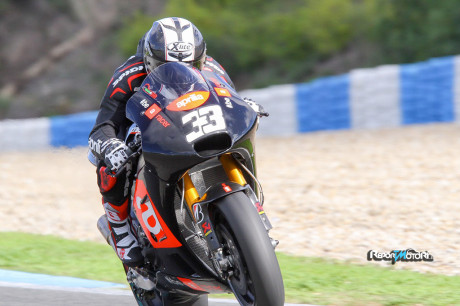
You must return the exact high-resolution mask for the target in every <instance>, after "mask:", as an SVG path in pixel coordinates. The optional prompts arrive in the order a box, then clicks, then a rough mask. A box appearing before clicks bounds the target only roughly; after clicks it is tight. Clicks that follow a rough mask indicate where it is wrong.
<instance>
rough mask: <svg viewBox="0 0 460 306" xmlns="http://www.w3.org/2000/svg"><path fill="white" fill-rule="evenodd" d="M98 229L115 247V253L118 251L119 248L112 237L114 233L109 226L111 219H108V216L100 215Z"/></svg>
mask: <svg viewBox="0 0 460 306" xmlns="http://www.w3.org/2000/svg"><path fill="white" fill-rule="evenodd" d="M97 229H98V230H99V232H100V233H101V235H102V237H104V239H105V241H107V243H108V244H109V245H110V246H111V247H112V248H113V250H114V251H115V253H116V252H117V249H116V247H115V244H114V243H113V239H112V234H111V231H110V228H109V221H107V216H106V215H102V216H100V217H99V220H97Z"/></svg>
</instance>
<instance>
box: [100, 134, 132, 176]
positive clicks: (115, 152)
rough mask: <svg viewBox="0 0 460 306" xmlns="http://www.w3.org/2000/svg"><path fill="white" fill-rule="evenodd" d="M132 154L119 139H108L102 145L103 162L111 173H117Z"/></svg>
mask: <svg viewBox="0 0 460 306" xmlns="http://www.w3.org/2000/svg"><path fill="white" fill-rule="evenodd" d="M132 153H133V152H132V151H131V149H130V148H129V147H128V146H127V145H126V144H125V143H124V142H123V141H121V140H120V139H118V138H110V139H109V140H106V141H105V142H104V143H103V145H102V154H103V156H104V162H105V164H106V166H107V169H109V170H110V171H112V172H117V171H118V170H119V169H120V168H121V166H122V165H124V164H125V162H126V160H127V159H128V158H129V156H130V155H131V154H132Z"/></svg>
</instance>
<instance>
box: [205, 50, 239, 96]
mask: <svg viewBox="0 0 460 306" xmlns="http://www.w3.org/2000/svg"><path fill="white" fill-rule="evenodd" d="M204 69H209V70H211V71H212V72H214V73H215V74H217V75H218V76H220V77H221V78H222V79H223V80H224V81H225V82H227V84H228V85H230V86H231V87H232V88H233V89H235V85H233V82H232V79H230V76H229V75H228V73H227V71H225V69H224V67H222V65H221V64H219V62H217V61H216V60H215V59H213V58H212V57H211V56H209V55H208V56H206V62H205V64H204Z"/></svg>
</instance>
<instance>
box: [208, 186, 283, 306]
mask: <svg viewBox="0 0 460 306" xmlns="http://www.w3.org/2000/svg"><path fill="white" fill-rule="evenodd" d="M215 204H216V205H215V212H214V217H215V219H214V228H215V230H216V234H217V237H218V238H219V241H220V243H221V244H223V245H224V254H226V255H227V257H228V258H229V259H230V261H231V262H233V264H232V266H233V269H234V275H233V276H231V277H230V278H229V282H230V286H231V287H232V289H233V291H234V294H235V296H236V298H237V299H238V301H239V302H240V304H242V305H258V306H280V305H284V285H283V278H282V276H281V271H280V267H279V264H278V260H277V258H276V255H275V251H274V249H273V246H272V243H271V241H270V238H269V237H268V234H267V231H266V230H265V226H264V224H263V223H262V220H261V219H260V217H259V214H258V212H257V210H256V208H255V207H254V205H252V203H251V201H250V200H249V199H248V197H247V196H246V195H245V194H244V193H243V192H236V193H233V194H230V195H228V196H226V197H224V198H221V199H219V200H217V201H216V202H215Z"/></svg>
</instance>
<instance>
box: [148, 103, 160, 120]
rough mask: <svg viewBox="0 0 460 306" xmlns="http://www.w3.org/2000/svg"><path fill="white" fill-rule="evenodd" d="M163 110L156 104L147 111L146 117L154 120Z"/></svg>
mask: <svg viewBox="0 0 460 306" xmlns="http://www.w3.org/2000/svg"><path fill="white" fill-rule="evenodd" d="M160 110H161V108H160V107H159V106H158V105H156V104H153V105H152V106H150V107H149V108H148V109H147V110H146V111H145V115H146V116H147V117H148V118H149V119H153V117H155V116H156V115H157V114H158V113H159V112H160Z"/></svg>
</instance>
